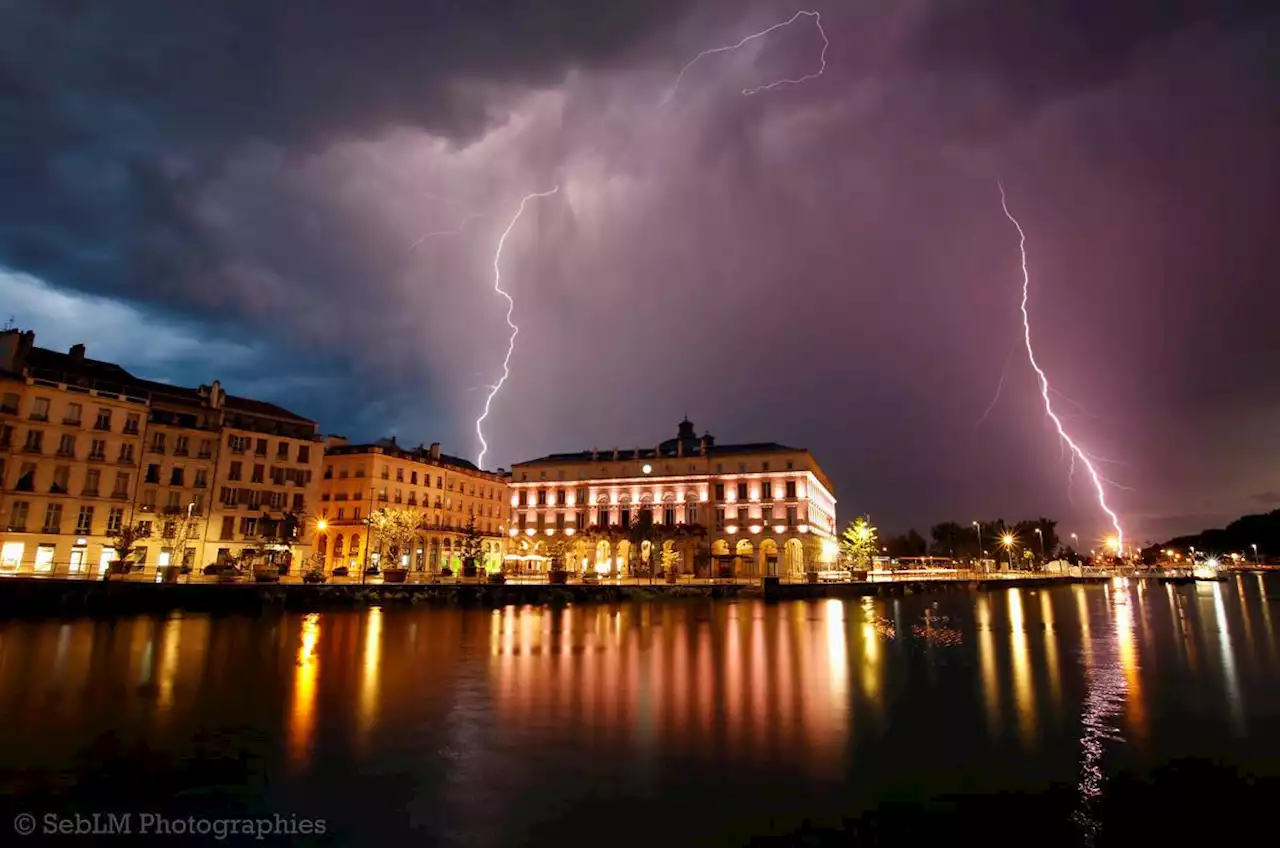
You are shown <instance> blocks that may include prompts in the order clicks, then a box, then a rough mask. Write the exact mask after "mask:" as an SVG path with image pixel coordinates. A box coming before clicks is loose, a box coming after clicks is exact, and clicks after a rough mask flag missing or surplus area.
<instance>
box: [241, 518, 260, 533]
mask: <svg viewBox="0 0 1280 848" xmlns="http://www.w3.org/2000/svg"><path fill="white" fill-rule="evenodd" d="M257 532H258V519H256V518H242V519H240V535H241V536H252V535H254V534H255V533H257Z"/></svg>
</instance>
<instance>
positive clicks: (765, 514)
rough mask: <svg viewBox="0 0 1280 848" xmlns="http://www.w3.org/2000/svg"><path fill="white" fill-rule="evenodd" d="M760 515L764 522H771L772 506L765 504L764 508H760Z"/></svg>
mask: <svg viewBox="0 0 1280 848" xmlns="http://www.w3.org/2000/svg"><path fill="white" fill-rule="evenodd" d="M760 515H761V516H762V518H763V520H764V523H765V524H772V523H773V507H771V506H766V507H765V508H764V509H762V510H760Z"/></svg>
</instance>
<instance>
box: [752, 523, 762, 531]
mask: <svg viewBox="0 0 1280 848" xmlns="http://www.w3.org/2000/svg"><path fill="white" fill-rule="evenodd" d="M751 532H752V533H759V532H760V525H759V524H752V525H751Z"/></svg>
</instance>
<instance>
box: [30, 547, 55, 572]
mask: <svg viewBox="0 0 1280 848" xmlns="http://www.w3.org/2000/svg"><path fill="white" fill-rule="evenodd" d="M57 550H58V549H57V548H56V547H55V546H53V545H38V546H37V547H36V561H35V570H36V571H38V572H44V573H45V574H48V573H49V572H50V571H53V557H54V554H55V553H56V552H57Z"/></svg>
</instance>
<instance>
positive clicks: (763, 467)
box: [760, 462, 769, 471]
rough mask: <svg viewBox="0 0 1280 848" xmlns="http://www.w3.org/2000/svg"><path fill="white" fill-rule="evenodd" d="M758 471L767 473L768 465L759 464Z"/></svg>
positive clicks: (765, 463)
mask: <svg viewBox="0 0 1280 848" xmlns="http://www.w3.org/2000/svg"><path fill="white" fill-rule="evenodd" d="M760 470H761V471H768V470H769V463H767V462H764V463H761V464H760Z"/></svg>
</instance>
